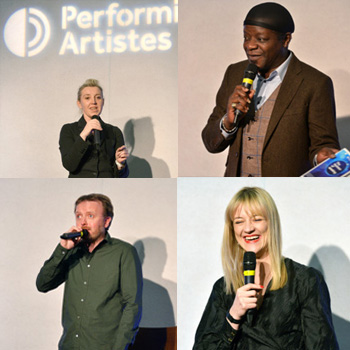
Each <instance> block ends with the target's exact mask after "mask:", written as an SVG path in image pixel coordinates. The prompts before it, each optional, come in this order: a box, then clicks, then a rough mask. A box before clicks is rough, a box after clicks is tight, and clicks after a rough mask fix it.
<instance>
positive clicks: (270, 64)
mask: <svg viewBox="0 0 350 350" xmlns="http://www.w3.org/2000/svg"><path fill="white" fill-rule="evenodd" d="M290 40H291V34H290V33H287V34H285V35H282V34H280V33H277V32H275V31H273V30H271V29H267V28H263V27H258V26H252V25H246V26H244V43H243V48H244V51H245V52H246V55H247V57H248V60H249V62H250V63H253V64H255V65H256V66H257V67H258V70H259V72H260V74H262V75H263V76H264V77H265V78H268V77H269V75H270V74H271V72H273V71H274V70H275V69H276V68H277V67H278V66H280V65H281V64H282V63H283V62H284V61H285V60H286V58H287V57H288V45H289V43H290Z"/></svg>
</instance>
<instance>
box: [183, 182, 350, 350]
mask: <svg viewBox="0 0 350 350" xmlns="http://www.w3.org/2000/svg"><path fill="white" fill-rule="evenodd" d="M332 180H333V179H312V180H311V181H308V179H303V178H295V179H286V178H283V179H273V178H265V179H227V178H221V179H220V178H219V179H218V178H197V179H182V178H180V179H178V250H179V252H180V254H179V257H178V271H179V282H178V283H179V284H178V299H179V303H178V314H179V318H178V324H179V327H178V328H179V331H178V344H179V349H191V348H192V346H193V343H194V336H195V331H196V329H197V326H198V324H199V321H200V318H201V316H202V313H203V311H204V307H205V305H206V303H207V301H208V298H209V295H210V292H211V289H212V286H213V284H214V282H215V281H216V280H217V279H219V278H220V277H221V276H222V275H223V272H222V267H221V255H220V249H221V242H222V235H223V227H224V212H225V209H226V207H227V205H228V203H229V201H230V200H231V198H232V197H233V195H234V194H235V193H236V192H237V191H239V190H240V189H241V188H242V187H244V186H260V187H262V188H264V189H266V190H267V191H268V192H269V193H270V194H271V195H272V197H273V198H274V200H275V202H276V205H277V208H278V210H279V213H280V217H281V223H282V236H283V255H285V256H287V257H289V258H292V259H294V260H295V261H298V262H299V263H302V264H305V265H309V266H313V267H315V268H317V269H319V270H320V271H322V273H323V274H324V277H325V280H326V282H327V285H328V288H329V291H330V295H331V302H332V312H333V322H334V325H335V329H336V333H337V336H338V341H339V344H340V346H341V347H340V349H341V350H345V349H348V345H349V342H350V332H349V330H350V297H349V293H348V290H349V288H350V260H349V259H350V217H349V196H350V183H349V181H348V180H347V179H334V180H336V181H332Z"/></svg>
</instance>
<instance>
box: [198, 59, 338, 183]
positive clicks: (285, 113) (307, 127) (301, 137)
mask: <svg viewBox="0 0 350 350" xmlns="http://www.w3.org/2000/svg"><path fill="white" fill-rule="evenodd" d="M247 65H248V61H243V62H239V63H236V64H232V65H230V66H229V67H228V68H227V70H226V73H225V76H224V80H223V82H222V84H221V87H220V89H219V91H218V94H217V96H216V106H215V108H214V110H213V113H212V114H211V116H210V117H209V120H208V122H207V125H206V126H205V128H204V129H203V131H202V139H203V142H204V145H205V147H206V148H207V150H208V151H209V152H211V153H218V152H222V151H224V150H225V149H226V148H227V147H229V154H228V157H227V162H226V171H225V176H239V174H240V157H241V145H242V131H243V127H244V125H245V123H247V122H248V121H249V119H250V118H252V117H254V108H251V109H250V111H249V112H248V114H247V116H246V120H245V121H243V122H242V123H241V124H240V127H239V129H238V131H237V133H236V134H235V136H234V137H233V138H231V139H230V140H226V139H225V138H224V137H223V136H222V134H221V131H220V126H219V123H220V120H221V118H222V117H223V116H224V114H225V113H226V105H227V101H228V98H229V96H230V95H231V94H232V93H233V90H234V88H235V86H236V85H239V84H241V83H242V79H243V74H244V70H245V68H246V67H247ZM251 107H253V106H251ZM322 147H330V148H338V149H339V148H340V146H339V141H338V135H337V129H336V125H335V102H334V91H333V84H332V80H331V79H330V78H329V77H328V76H326V75H325V74H323V73H321V72H319V71H318V70H316V69H315V68H313V67H311V66H309V65H307V64H305V63H303V62H301V61H299V60H298V59H297V58H296V57H295V56H294V54H293V57H292V59H291V62H290V64H289V67H288V70H287V73H286V75H285V77H284V79H283V82H282V85H281V88H280V92H279V94H278V97H277V100H276V103H275V107H274V109H273V112H272V114H271V119H270V123H269V125H268V128H267V132H266V136H265V140H264V146H263V151H262V165H261V167H262V176H264V177H272V176H300V175H302V174H303V173H304V172H306V171H307V170H309V169H310V168H312V164H313V163H312V162H313V158H314V156H315V155H316V153H317V152H318V151H319V150H320V149H321V148H322Z"/></svg>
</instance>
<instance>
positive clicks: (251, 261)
mask: <svg viewBox="0 0 350 350" xmlns="http://www.w3.org/2000/svg"><path fill="white" fill-rule="evenodd" d="M255 267H256V255H255V253H254V252H245V253H244V256H243V269H244V270H255Z"/></svg>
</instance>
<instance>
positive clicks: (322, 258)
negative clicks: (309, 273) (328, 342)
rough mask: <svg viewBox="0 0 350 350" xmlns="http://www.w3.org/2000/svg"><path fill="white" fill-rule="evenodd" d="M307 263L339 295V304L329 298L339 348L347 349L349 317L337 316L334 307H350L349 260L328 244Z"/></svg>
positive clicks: (331, 292) (337, 248)
mask: <svg viewBox="0 0 350 350" xmlns="http://www.w3.org/2000/svg"><path fill="white" fill-rule="evenodd" d="M308 265H309V266H311V267H314V268H315V269H317V270H319V271H320V272H321V273H322V274H323V276H324V278H325V280H326V281H327V286H328V288H329V290H330V294H332V295H339V298H337V299H339V305H336V303H335V300H331V302H332V311H333V314H332V317H333V324H334V329H335V332H336V335H337V339H338V343H339V348H340V349H341V350H343V349H347V348H348V346H349V344H350V332H349V330H350V319H348V320H346V319H344V318H342V317H340V316H337V315H336V314H335V313H334V309H335V308H336V309H337V310H340V309H341V310H344V308H346V309H349V308H350V306H349V304H350V297H349V290H350V261H349V259H348V257H347V256H346V254H345V253H344V252H343V251H342V250H341V249H340V248H339V247H335V246H328V247H321V248H319V249H318V250H317V251H316V252H315V253H314V254H313V255H312V257H311V259H310V262H309V264H308ZM331 290H333V291H331Z"/></svg>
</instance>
